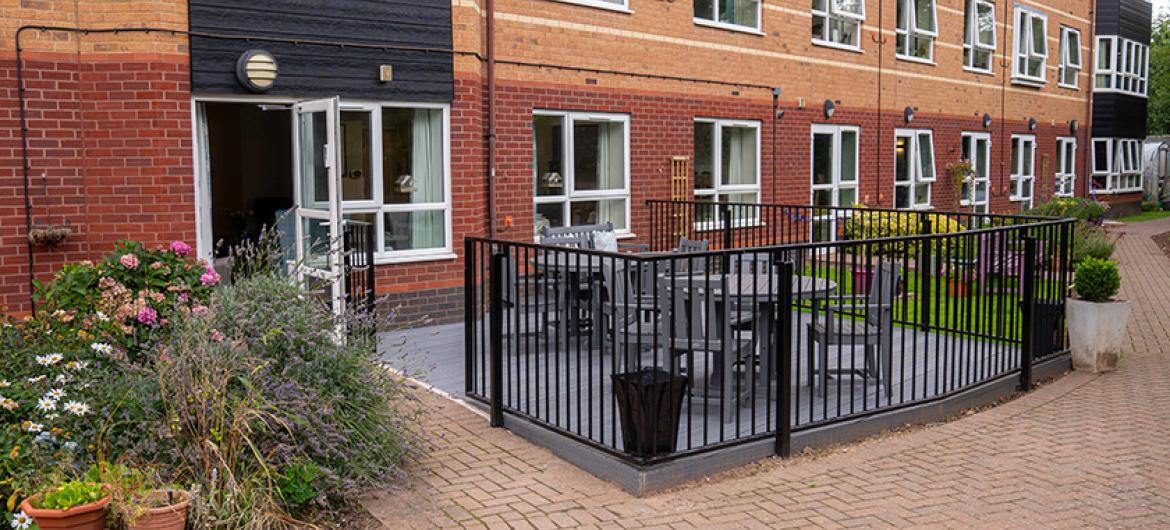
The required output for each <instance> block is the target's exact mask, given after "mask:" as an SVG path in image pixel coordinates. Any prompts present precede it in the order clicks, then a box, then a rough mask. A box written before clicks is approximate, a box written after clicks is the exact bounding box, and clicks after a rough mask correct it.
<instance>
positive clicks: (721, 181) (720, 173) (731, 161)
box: [694, 119, 760, 226]
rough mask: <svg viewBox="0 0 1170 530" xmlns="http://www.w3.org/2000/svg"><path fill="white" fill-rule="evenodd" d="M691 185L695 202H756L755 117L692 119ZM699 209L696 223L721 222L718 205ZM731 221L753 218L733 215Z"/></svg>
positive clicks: (757, 139)
mask: <svg viewBox="0 0 1170 530" xmlns="http://www.w3.org/2000/svg"><path fill="white" fill-rule="evenodd" d="M694 186H695V201H696V202H708V203H715V202H732V203H751V204H757V203H759V202H760V124H759V123H758V122H754V121H730V120H708V119H698V120H695V181H694ZM699 210H700V211H699V215H698V218H697V219H696V221H697V222H698V223H703V224H707V223H714V226H721V223H722V222H723V219H721V218H720V217H719V216H720V212H719V209H718V208H713V207H712V208H700V209H699ZM735 210H736V211H740V210H751V209H750V208H737V209H735ZM750 213H751V212H747V211H744V212H743V214H750ZM732 222H733V223H735V224H739V223H749V222H754V219H746V218H744V219H734V220H733V221H732Z"/></svg>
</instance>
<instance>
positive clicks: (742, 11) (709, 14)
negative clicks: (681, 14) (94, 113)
mask: <svg viewBox="0 0 1170 530" xmlns="http://www.w3.org/2000/svg"><path fill="white" fill-rule="evenodd" d="M761 3H762V2H760V0H695V5H694V7H695V12H694V13H695V23H696V24H699V25H702V26H713V27H718V28H724V29H732V30H738V31H743V30H745V29H746V30H749V31H751V32H753V33H757V32H759V31H760V4H761Z"/></svg>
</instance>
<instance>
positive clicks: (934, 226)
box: [844, 208, 969, 256]
mask: <svg viewBox="0 0 1170 530" xmlns="http://www.w3.org/2000/svg"><path fill="white" fill-rule="evenodd" d="M924 220H929V222H930V230H929V232H927V230H926V227H925V226H924V223H923V221H924ZM963 230H964V228H963V225H962V224H961V223H959V222H958V221H956V220H954V219H952V218H950V217H947V216H945V215H938V214H931V213H927V214H923V213H922V212H914V211H872V210H866V209H864V208H859V209H858V210H856V211H854V213H853V215H852V216H851V217H849V219H848V220H846V221H845V226H844V232H845V238H846V239H851V240H865V239H877V238H893V237H905V236H917V235H925V234H927V233H930V234H953V233H958V232H962V231H963ZM967 239H968V238H954V239H950V240H948V243H946V244H943V245H942V247H943V248H945V250H946V252H947V253H948V254H951V255H955V256H959V255H965V254H966V251H967V249H968V248H969V241H967ZM916 244H917V243H914V242H907V241H894V242H884V243H874V244H871V245H869V246H868V247H864V248H867V249H868V251H869V252H871V253H873V254H875V255H879V256H880V255H889V256H900V255H902V254H903V253H905V252H910V253H911V254H912V253H914V252H915V251H916V250H915V246H916Z"/></svg>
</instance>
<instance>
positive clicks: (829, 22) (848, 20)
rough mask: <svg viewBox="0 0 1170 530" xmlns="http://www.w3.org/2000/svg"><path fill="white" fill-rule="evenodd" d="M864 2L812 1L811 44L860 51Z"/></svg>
mask: <svg viewBox="0 0 1170 530" xmlns="http://www.w3.org/2000/svg"><path fill="white" fill-rule="evenodd" d="M864 21H865V0H812V36H813V42H814V43H816V44H823V45H825V46H833V47H837V48H846V49H850V50H860V49H861V23H862V22H864Z"/></svg>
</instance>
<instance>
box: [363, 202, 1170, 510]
mask: <svg viewBox="0 0 1170 530" xmlns="http://www.w3.org/2000/svg"><path fill="white" fill-rule="evenodd" d="M1123 231H1124V234H1123V235H1122V236H1121V239H1120V240H1119V243H1118V249H1117V254H1116V258H1117V259H1118V261H1119V262H1120V264H1121V267H1122V274H1123V278H1124V279H1123V287H1122V296H1123V297H1125V298H1128V299H1130V300H1133V301H1134V303H1135V307H1134V315H1133V319H1132V321H1131V323H1130V327H1129V344H1127V346H1126V350H1127V353H1126V356H1125V357H1124V359H1123V361H1122V365H1121V367H1120V369H1119V370H1118V371H1117V372H1114V373H1111V374H1105V375H1099V376H1094V375H1091V374H1086V373H1082V372H1074V373H1071V374H1068V375H1067V376H1065V377H1063V378H1061V379H1059V380H1057V381H1055V382H1053V383H1052V384H1049V385H1046V386H1043V387H1042V388H1040V389H1038V390H1036V391H1035V392H1033V393H1031V394H1029V395H1026V396H1023V397H1021V398H1019V399H1016V400H1014V401H1010V402H1008V403H1006V404H1003V405H1001V406H999V407H995V408H993V409H989V410H986V411H983V412H980V413H977V414H972V415H969V416H966V417H964V418H962V419H959V420H956V421H953V422H950V423H946V424H941V425H937V426H932V427H927V428H922V429H915V430H911V431H907V432H904V433H897V434H892V435H889V436H886V437H883V438H879V439H872V440H869V441H865V442H862V443H859V444H854V445H851V446H848V447H844V448H840V449H838V450H836V451H831V452H828V453H827V454H824V455H819V456H811V455H810V456H801V457H797V458H793V459H790V460H778V459H771V460H768V461H765V462H762V463H760V464H757V465H754V466H749V467H747V468H743V469H739V470H736V471H733V472H729V473H727V474H726V475H723V476H718V477H713V478H711V479H710V480H705V481H701V482H698V483H693V484H690V485H687V486H684V487H680V488H677V489H674V490H671V491H668V492H665V493H661V494H657V495H654V496H651V497H648V498H641V499H639V498H635V497H632V496H630V495H628V494H626V493H624V492H623V491H622V490H620V489H619V488H617V487H616V486H614V485H612V484H609V483H606V482H604V481H601V480H599V479H597V478H594V477H593V476H592V475H589V474H587V473H585V472H584V471H581V470H580V469H577V468H575V467H573V466H572V465H570V464H567V463H565V462H563V461H561V460H559V459H557V458H556V457H554V456H553V455H552V454H551V453H549V452H548V451H546V450H544V449H541V448H539V447H536V446H534V445H532V444H529V443H528V442H526V441H524V440H522V439H520V438H518V437H516V436H514V435H512V434H510V433H508V432H507V431H505V430H499V429H491V428H489V427H488V426H487V421H486V420H485V419H483V418H482V417H480V416H479V415H477V414H476V413H475V412H472V411H471V410H469V409H467V408H465V407H464V406H462V405H460V404H458V403H455V402H452V401H449V400H446V399H444V398H441V397H437V396H427V397H425V398H424V401H425V402H426V404H427V406H428V407H430V408H431V409H432V411H431V413H430V414H428V416H427V419H426V422H425V429H426V431H425V432H426V433H427V436H428V441H429V443H430V444H431V446H432V447H431V450H430V452H429V453H428V454H427V456H426V457H425V458H424V459H422V461H420V462H418V463H417V464H416V465H414V466H413V469H412V471H413V472H414V476H415V478H414V479H412V482H411V483H410V484H409V488H408V489H405V490H400V491H394V492H385V493H381V494H378V495H376V496H374V497H372V498H370V499H368V500H367V501H366V505H367V507H368V508H369V509H370V511H371V513H372V514H373V515H374V516H375V517H377V518H378V519H379V520H380V521H382V522H383V524H385V525H386V526H387V527H393V528H404V527H406V528H411V527H417V528H430V527H468V528H484V527H488V528H558V527H578V526H583V527H611V528H616V527H622V528H640V527H657V528H764V527H767V528H782V527H811V526H816V527H834V528H836V527H915V526H918V527H985V528H987V527H990V528H1007V527H1021V528H1022V527H1045V528H1064V527H1084V526H1091V527H1170V365H1168V364H1167V361H1168V360H1170V355H1168V354H1170V260H1168V259H1167V258H1166V257H1165V256H1164V255H1163V254H1162V253H1161V251H1160V250H1159V249H1158V248H1157V246H1156V245H1155V244H1154V243H1153V241H1152V240H1151V239H1150V238H1149V236H1150V235H1153V234H1156V233H1160V232H1165V231H1170V219H1166V220H1161V221H1153V222H1149V223H1143V224H1139V225H1130V226H1127V227H1125V228H1124V229H1123Z"/></svg>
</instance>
